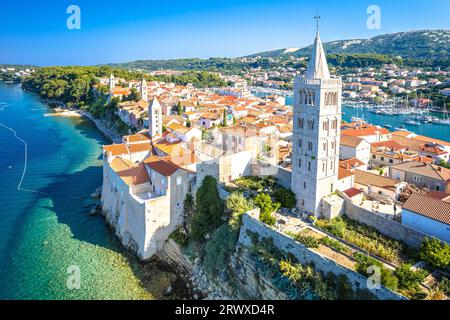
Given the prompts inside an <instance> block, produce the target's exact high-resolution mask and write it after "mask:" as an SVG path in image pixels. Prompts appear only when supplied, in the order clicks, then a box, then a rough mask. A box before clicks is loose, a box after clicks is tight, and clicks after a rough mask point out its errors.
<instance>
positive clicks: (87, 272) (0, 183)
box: [0, 81, 153, 299]
mask: <svg viewBox="0 0 450 320" xmlns="http://www.w3.org/2000/svg"><path fill="white" fill-rule="evenodd" d="M48 112H50V110H49V109H48V108H47V106H46V105H44V104H42V103H41V102H40V101H39V99H38V98H37V97H36V96H35V95H33V94H31V93H27V92H24V91H23V90H22V89H21V88H20V87H19V86H17V85H7V84H4V83H3V82H1V81H0V145H1V148H0V220H1V223H0V299H151V298H152V297H153V295H152V294H151V293H150V292H148V291H147V290H145V289H144V288H143V287H142V286H141V285H140V282H139V280H138V279H139V277H140V276H141V275H142V274H141V273H140V272H141V271H140V268H139V263H138V262H137V261H135V259H134V258H132V257H130V256H129V255H128V254H127V253H125V252H124V251H123V250H122V248H121V246H120V244H119V243H118V241H117V239H116V238H115V237H114V235H113V233H112V232H111V230H109V229H108V227H107V226H106V224H105V222H104V220H103V218H102V217H101V216H96V217H91V216H89V215H87V214H86V212H84V211H83V210H82V207H83V202H84V201H85V200H86V199H87V198H89V196H90V194H91V193H92V192H93V191H94V190H95V189H96V188H97V187H99V186H101V183H102V168H101V158H100V156H101V145H102V144H103V143H105V142H106V141H105V139H104V138H103V137H102V136H101V134H100V133H99V131H98V130H97V129H96V128H95V127H94V125H93V124H92V123H91V122H89V121H86V120H83V119H79V118H62V117H45V116H44V114H46V113H48ZM15 135H17V138H16V137H15ZM25 151H26V152H25ZM25 156H26V157H27V159H26V160H27V161H26V170H25V172H24V166H25ZM22 175H23V181H22V183H21V184H20V182H21V180H22ZM80 209H81V210H80ZM71 266H75V267H72V272H73V270H74V269H73V268H75V269H76V270H79V271H80V288H79V289H69V288H68V286H67V281H68V279H69V280H70V279H72V278H69V276H70V275H71V274H68V268H70V267H71ZM69 270H70V269H69ZM72 275H73V274H72ZM69 282H70V281H69ZM72 283H73V282H72ZM75 283H76V282H75Z"/></svg>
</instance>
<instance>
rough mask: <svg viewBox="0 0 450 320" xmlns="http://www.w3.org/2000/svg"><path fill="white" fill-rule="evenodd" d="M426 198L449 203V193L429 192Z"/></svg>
mask: <svg viewBox="0 0 450 320" xmlns="http://www.w3.org/2000/svg"><path fill="white" fill-rule="evenodd" d="M427 196H429V197H431V198H434V199H438V200H442V201H445V202H450V193H447V192H442V191H430V192H428V193H427Z"/></svg>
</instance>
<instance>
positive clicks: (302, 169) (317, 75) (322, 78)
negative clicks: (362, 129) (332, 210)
mask: <svg viewBox="0 0 450 320" xmlns="http://www.w3.org/2000/svg"><path fill="white" fill-rule="evenodd" d="M341 94H342V80H341V79H340V78H332V77H331V76H330V72H329V69H328V65H327V61H326V57H325V52H324V50H323V47H322V43H321V40H320V36H319V33H318V32H317V36H316V39H315V42H314V46H313V52H312V56H311V59H310V61H309V65H308V69H307V72H306V75H305V76H297V77H296V79H295V84H294V99H295V100H294V133H293V142H292V144H293V152H292V184H291V189H292V191H293V192H294V193H295V195H296V197H297V207H298V208H299V209H301V210H303V211H306V212H308V213H311V214H314V215H316V216H318V215H319V213H320V211H321V210H320V209H321V208H320V205H321V200H322V198H323V197H324V196H327V195H329V194H331V193H333V192H335V190H336V188H337V184H338V169H339V145H340V126H341Z"/></svg>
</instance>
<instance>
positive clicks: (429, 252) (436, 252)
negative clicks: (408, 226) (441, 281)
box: [420, 238, 450, 268]
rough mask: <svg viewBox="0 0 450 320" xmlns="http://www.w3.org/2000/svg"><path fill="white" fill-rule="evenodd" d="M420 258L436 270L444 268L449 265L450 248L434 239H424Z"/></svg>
mask: <svg viewBox="0 0 450 320" xmlns="http://www.w3.org/2000/svg"><path fill="white" fill-rule="evenodd" d="M420 257H421V258H422V259H423V260H425V261H426V262H428V263H430V264H431V265H432V266H434V267H436V268H445V267H447V266H448V265H449V264H450V246H449V245H448V244H446V243H444V242H442V241H440V240H439V239H436V238H425V239H424V240H423V242H422V244H421V246H420Z"/></svg>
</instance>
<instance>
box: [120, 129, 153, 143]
mask: <svg viewBox="0 0 450 320" xmlns="http://www.w3.org/2000/svg"><path fill="white" fill-rule="evenodd" d="M122 140H123V142H125V143H135V142H143V141H148V142H150V140H151V138H150V135H149V134H148V132H147V131H145V132H138V133H136V134H133V135H129V136H124V137H123V138H122Z"/></svg>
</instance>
